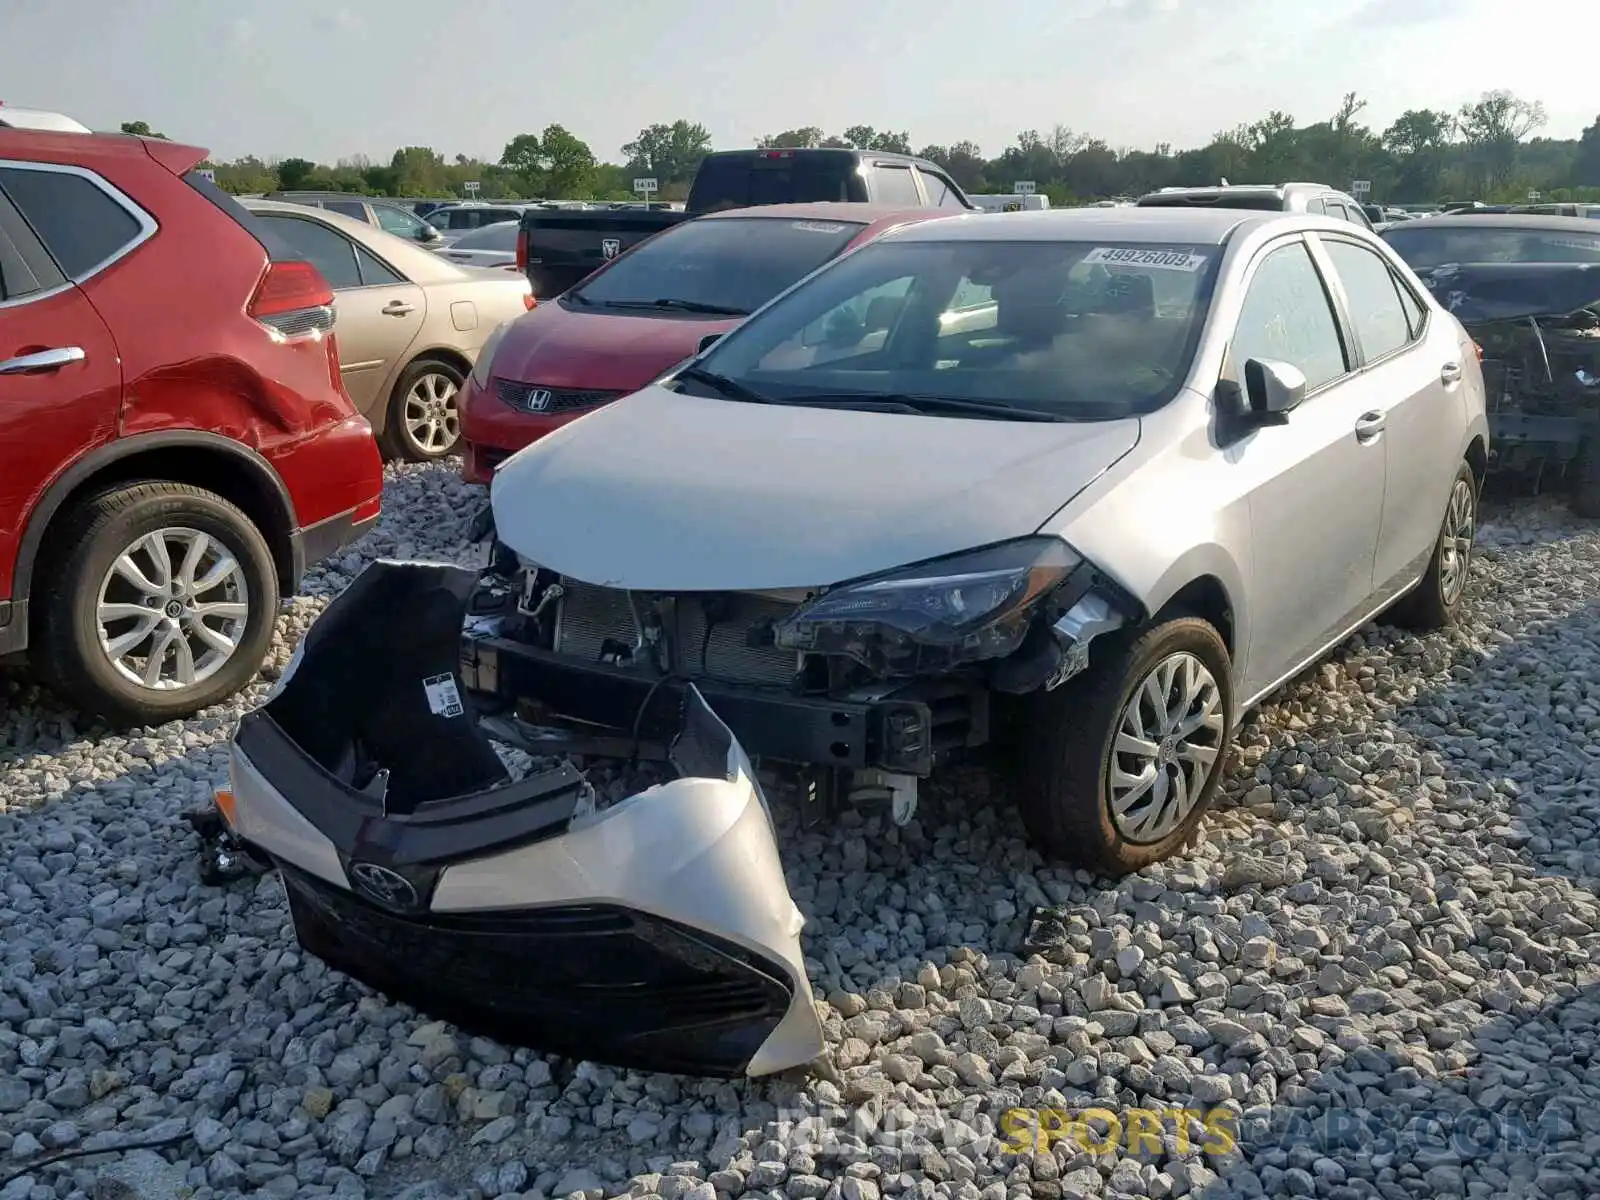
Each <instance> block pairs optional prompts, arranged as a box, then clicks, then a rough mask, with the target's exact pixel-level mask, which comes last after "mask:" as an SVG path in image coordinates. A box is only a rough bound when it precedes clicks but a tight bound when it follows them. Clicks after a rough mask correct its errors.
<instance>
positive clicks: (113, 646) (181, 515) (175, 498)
mask: <svg viewBox="0 0 1600 1200" xmlns="http://www.w3.org/2000/svg"><path fill="white" fill-rule="evenodd" d="M54 542H55V544H56V545H58V546H61V547H63V551H62V553H61V555H60V557H58V558H57V559H56V560H55V561H54V562H53V563H52V564H51V565H50V566H49V567H48V568H47V572H46V581H45V587H44V589H43V591H44V594H43V597H42V599H43V603H42V604H41V605H40V606H39V608H38V610H37V621H38V629H39V633H40V637H39V639H38V650H37V656H36V657H37V662H38V665H39V666H40V668H41V671H42V673H43V674H44V676H45V677H46V679H48V680H49V681H50V682H51V683H52V684H53V685H54V686H55V687H56V688H57V689H59V690H60V691H61V692H63V693H64V694H66V695H67V696H70V697H71V698H72V699H73V700H75V701H76V702H77V703H78V704H79V705H80V706H82V708H83V709H84V710H85V711H87V712H90V713H93V714H95V715H97V716H101V717H105V718H107V719H109V720H111V721H113V722H116V723H118V724H125V725H159V724H162V723H163V722H165V721H171V720H175V719H179V718H183V717H187V716H190V715H192V714H193V713H194V712H196V711H197V710H199V709H201V708H204V707H206V706H207V705H210V704H215V703H217V702H218V701H220V700H222V699H224V698H226V697H228V696H231V695H232V694H233V693H235V692H237V691H238V690H239V689H240V688H241V687H243V686H244V685H245V684H246V683H247V682H249V680H250V679H251V678H252V677H254V675H255V674H256V672H257V671H258V670H259V669H260V666H261V661H262V659H263V658H264V657H265V655H266V652H267V647H268V646H269V644H270V643H271V640H272V629H273V624H274V622H275V621H276V618H277V612H278V577H277V571H276V569H275V568H274V566H273V562H272V554H271V551H270V550H269V549H268V548H267V544H266V541H265V540H264V539H263V538H262V536H261V532H260V530H258V529H257V528H256V527H255V525H254V524H253V523H252V522H251V520H250V518H249V517H247V516H246V515H245V514H244V513H243V512H241V511H240V510H239V509H238V508H236V507H235V506H234V505H232V504H230V503H229V502H228V501H226V500H224V499H223V498H222V497H221V496H218V495H215V494H214V493H211V492H207V491H203V490H202V489H200V488H196V487H190V486H189V485H187V484H180V483H136V484H129V485H125V486H121V487H117V488H114V489H112V490H109V491H106V492H102V493H100V494H99V495H96V496H91V497H90V498H89V499H87V500H85V501H84V502H83V503H81V504H80V505H78V506H77V507H76V508H75V509H74V510H73V511H72V512H70V513H69V514H68V515H67V517H66V521H65V524H64V525H63V526H61V528H60V531H59V535H58V536H57V537H56V538H55V539H54Z"/></svg>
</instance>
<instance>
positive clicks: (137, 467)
mask: <svg viewBox="0 0 1600 1200" xmlns="http://www.w3.org/2000/svg"><path fill="white" fill-rule="evenodd" d="M136 480H160V481H163V482H167V483H187V484H189V485H191V486H193V487H198V488H204V489H205V490H206V491H208V492H215V493H216V494H217V495H219V496H221V497H222V498H223V499H224V500H227V501H230V502H231V503H233V504H235V505H237V506H238V507H239V509H240V510H241V511H243V513H244V514H245V516H247V517H249V518H250V520H251V521H252V522H254V523H255V526H256V528H257V529H259V530H260V531H261V536H262V537H263V538H265V539H266V542H267V547H268V548H269V549H270V550H271V551H272V563H273V566H275V567H276V568H277V571H278V586H279V587H280V588H281V589H282V593H283V594H284V595H288V594H289V592H290V591H291V590H292V589H293V588H294V583H295V580H294V548H293V542H292V539H291V537H290V533H291V528H290V521H291V520H292V519H293V518H292V516H291V515H290V514H289V513H287V512H285V511H284V509H283V503H282V501H281V499H280V498H279V496H278V494H277V492H276V489H274V487H273V485H272V483H271V482H270V481H268V480H267V479H264V478H262V476H261V474H260V472H259V470H252V469H251V468H250V467H249V466H248V465H247V464H246V463H245V462H244V461H243V460H241V459H240V458H239V457H238V456H237V455H234V454H229V453H227V452H225V451H220V450H212V449H208V448H206V447H204V446H195V445H177V446H154V447H151V448H150V449H148V450H138V451H135V452H134V453H132V454H129V455H126V456H125V457H122V458H118V459H115V460H114V461H112V462H109V463H107V464H106V465H105V466H103V467H101V468H100V469H99V470H97V471H95V472H94V473H93V474H91V475H89V476H88V477H86V478H85V479H83V480H81V481H80V482H79V483H78V484H76V485H75V486H74V487H73V489H72V490H71V491H70V492H68V493H67V494H66V495H65V496H64V497H62V500H61V503H60V504H59V505H58V506H57V507H56V509H55V511H54V512H52V513H50V514H49V515H48V517H47V518H46V520H47V521H48V524H47V525H46V526H45V530H44V536H43V538H41V539H40V542H39V549H38V553H37V554H36V555H35V558H34V564H33V568H32V577H34V578H36V577H37V576H38V575H39V573H40V572H41V570H42V569H44V568H45V566H46V565H47V564H48V563H49V561H50V559H51V556H52V555H53V554H54V553H55V552H56V551H57V550H58V549H59V547H57V546H56V545H55V538H56V534H57V531H58V530H59V529H60V528H61V518H62V517H64V516H65V515H66V514H67V513H69V512H70V511H72V509H73V508H75V507H76V506H77V505H78V503H79V502H80V501H82V500H83V499H84V498H85V497H88V496H91V495H93V494H95V493H96V492H103V491H105V490H106V489H107V488H110V487H115V486H116V485H118V484H123V483H133V482H135V481H136Z"/></svg>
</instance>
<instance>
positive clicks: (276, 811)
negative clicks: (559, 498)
mask: <svg viewBox="0 0 1600 1200" xmlns="http://www.w3.org/2000/svg"><path fill="white" fill-rule="evenodd" d="M475 583H476V575H475V573H473V572H471V571H466V570H463V569H461V568H459V567H454V566H448V565H435V564H426V563H396V562H379V563H375V564H373V565H372V566H370V567H368V568H367V570H366V571H364V572H363V573H362V575H361V576H359V577H358V578H357V579H356V581H355V582H354V583H353V584H352V585H351V586H350V587H349V588H348V589H347V590H346V591H345V592H344V593H343V594H342V595H341V596H339V597H338V598H337V599H336V600H335V601H334V602H333V604H331V605H330V606H329V607H328V609H327V611H326V612H325V613H324V614H323V616H322V618H321V619H320V620H319V621H318V622H317V623H316V624H315V625H314V626H313V627H312V629H311V630H310V632H309V633H308V634H307V636H306V638H305V639H304V641H303V643H302V645H303V650H302V652H301V654H300V655H299V656H298V660H297V662H296V663H295V666H294V669H293V670H292V671H287V672H285V677H284V678H283V679H281V680H280V686H279V687H278V688H277V689H276V691H275V694H274V696H273V698H272V699H271V700H270V701H268V702H267V703H266V704H265V705H264V706H263V707H262V708H261V709H258V710H257V711H256V712H254V713H251V714H249V716H247V717H246V718H245V719H244V720H243V721H242V722H241V725H240V730H239V733H238V735H237V736H236V738H235V742H234V747H233V757H232V762H231V764H230V776H231V789H230V790H231V793H232V797H233V801H232V806H231V807H232V832H233V833H234V834H235V835H237V837H238V838H239V839H240V841H241V843H242V844H243V845H245V846H247V847H248V848H249V849H250V850H251V852H253V853H259V854H261V855H263V856H265V857H267V858H269V859H270V860H271V861H272V862H273V863H274V865H276V866H277V867H278V868H279V869H280V871H281V873H282V875H283V878H284V882H285V885H286V889H287V891H288V895H289V901H290V910H291V914H292V916H293V919H294V924H295V933H296V936H297V937H298V939H299V940H300V942H301V944H302V945H303V946H304V947H305V949H306V950H307V951H309V952H310V953H312V954H315V955H317V956H318V957H320V958H322V959H323V960H324V961H325V962H327V963H328V964H329V965H330V966H333V967H335V968H336V969H338V970H341V971H343V972H345V973H346V974H348V975H351V976H353V977H355V978H357V979H360V980H362V981H363V982H365V983H367V984H368V985H369V986H371V987H374V988H376V989H378V990H380V991H383V992H385V993H387V994H388V995H390V996H391V997H393V998H395V999H399V1000H404V1001H406V1002H408V1003H411V1004H413V1005H415V1006H416V1007H417V1008H419V1009H421V1010H422V1011H424V1012H428V1013H431V1014H433V1015H435V1016H438V1017H441V1018H444V1019H447V1020H451V1021H454V1022H455V1023H457V1024H459V1025H461V1026H462V1027H463V1028H465V1029H469V1030H472V1031H474V1032H478V1033H482V1034H484V1035H485V1036H491V1037H496V1038H499V1039H501V1040H503V1041H507V1042H510V1043H512V1044H515V1045H526V1046H531V1047H534V1048H536V1049H539V1050H544V1051H550V1052H555V1053H561V1054H565V1055H568V1056H572V1057H577V1058H584V1059H589V1060H592V1061H598V1062H605V1063H611V1064H614V1065H617V1066H621V1067H631V1068H636V1069H641V1070H660V1071H671V1072H678V1073H687V1074H704V1075H714V1076H724V1077H729V1076H740V1075H762V1074H768V1073H771V1072H774V1071H782V1070H787V1069H790V1068H792V1067H796V1066H801V1065H804V1064H806V1063H809V1062H811V1061H812V1060H813V1059H815V1058H816V1057H817V1056H818V1055H819V1054H820V1053H821V1052H822V1034H821V1026H820V1024H819V1022H818V1020H817V1015H816V1010H815V1008H814V1006H813V1003H812V994H811V986H810V982H809V980H808V979H807V977H806V974H805V965H804V959H803V957H802V953H801V948H800V943H799V933H800V929H801V926H802V925H803V918H802V917H801V915H800V913H799V910H798V909H797V908H796V907H795V905H794V902H793V900H792V899H791V898H790V896H789V894H788V891H787V889H786V886H785V883H784V877H783V868H782V864H781V862H780V861H779V858H778V853H777V845H776V841H775V838H774V833H773V827H772V822H771V818H770V815H769V813H768V811H767V807H766V800H765V797H764V796H763V795H762V793H761V790H760V787H759V785H758V784H757V782H756V780H755V776H754V772H753V771H752V770H751V768H750V763H749V759H748V758H747V756H746V755H745V753H744V751H743V749H742V747H740V746H739V743H738V741H737V739H736V738H734V736H733V734H732V733H731V731H730V730H729V729H728V727H727V726H726V725H725V724H724V723H723V722H722V721H721V719H720V718H719V717H718V716H717V715H716V713H715V712H714V711H713V710H712V709H711V708H710V706H709V705H708V704H707V703H706V701H705V699H704V697H703V696H702V695H701V694H700V692H699V690H698V689H697V688H694V687H693V686H692V685H691V686H689V687H687V688H685V689H684V691H683V693H682V709H681V713H680V722H679V727H678V730H677V733H676V736H675V737H673V738H672V740H671V743H670V747H669V752H668V753H669V756H670V758H671V761H672V762H673V764H674V766H675V767H676V768H677V769H678V770H679V771H680V772H681V773H682V775H683V777H681V778H679V779H676V780H673V781H671V782H668V783H663V784H658V785H656V786H654V787H650V788H647V789H645V790H644V791H641V792H639V793H637V794H635V795H632V796H629V797H627V798H625V799H623V800H621V801H619V802H617V803H615V804H613V805H611V806H609V807H606V808H603V809H598V810H596V809H595V808H594V807H593V805H592V791H591V790H590V789H589V785H588V783H587V781H586V780H585V779H584V778H583V776H582V774H581V773H580V772H579V771H578V770H577V769H576V768H575V767H574V766H573V765H572V764H571V763H570V762H568V763H564V764H562V766H560V767H558V768H555V769H553V770H547V771H543V772H540V773H537V774H534V775H531V776H529V777H528V778H525V779H522V780H517V781H513V780H512V779H511V778H510V776H509V774H508V772H507V771H506V769H505V767H504V766H503V765H502V763H501V761H500V758H499V755H498V754H497V753H496V752H495V749H494V747H493V745H492V744H491V743H490V741H489V739H488V737H487V736H486V735H485V733H484V732H483V730H482V729H481V728H480V727H479V725H478V723H477V720H476V717H475V714H474V713H473V712H472V704H471V699H472V698H471V695H470V694H469V693H467V692H466V691H465V690H464V689H463V688H462V687H461V685H460V682H459V674H458V667H459V654H460V629H461V623H462V620H463V618H464V616H465V613H466V609H467V604H468V600H469V598H470V596H471V594H472V589H473V587H474V585H475ZM553 749H556V748H555V747H553Z"/></svg>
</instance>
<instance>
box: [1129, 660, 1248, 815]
mask: <svg viewBox="0 0 1600 1200" xmlns="http://www.w3.org/2000/svg"><path fill="white" fill-rule="evenodd" d="M1226 735H1227V729H1226V717H1225V714H1224V713H1223V708H1222V692H1221V690H1220V689H1219V688H1218V687H1217V681H1216V679H1215V678H1214V677H1213V676H1212V674H1211V671H1210V670H1209V669H1208V668H1207V667H1206V665H1205V663H1203V662H1201V661H1200V659H1199V658H1198V657H1196V656H1195V655H1193V654H1190V653H1189V652H1188V651H1180V652H1179V653H1177V654H1170V655H1168V656H1167V657H1166V658H1163V659H1162V660H1161V661H1160V662H1158V663H1156V665H1155V666H1154V667H1152V668H1151V670H1150V672H1149V674H1147V675H1146V676H1145V677H1144V678H1143V679H1142V680H1141V681H1140V682H1139V686H1138V687H1136V688H1135V689H1134V692H1133V698H1132V699H1130V700H1129V701H1128V704H1127V706H1126V707H1125V708H1124V709H1123V710H1122V720H1121V721H1120V722H1119V723H1118V725H1117V734H1116V741H1115V743H1114V744H1113V746H1112V750H1111V761H1110V762H1109V763H1108V764H1107V772H1106V774H1107V783H1108V785H1109V790H1110V793H1111V796H1110V799H1111V820H1112V822H1113V824H1115V825H1116V827H1117V832H1118V833H1120V834H1121V835H1122V836H1123V837H1125V838H1127V839H1128V840H1129V841H1132V842H1159V841H1161V840H1162V839H1163V838H1165V837H1167V836H1168V835H1169V834H1171V833H1172V831H1173V830H1175V829H1177V828H1178V827H1179V826H1180V825H1182V824H1183V823H1184V821H1186V820H1187V819H1188V817H1189V814H1190V813H1192V812H1193V811H1194V806H1195V805H1196V804H1197V803H1198V802H1199V800H1200V796H1201V794H1202V793H1203V792H1204V791H1205V786H1206V783H1207V781H1208V780H1209V779H1210V778H1211V773H1212V771H1213V770H1215V769H1216V767H1217V765H1218V764H1217V759H1218V757H1219V756H1220V755H1221V753H1222V748H1223V744H1224V740H1225V738H1226Z"/></svg>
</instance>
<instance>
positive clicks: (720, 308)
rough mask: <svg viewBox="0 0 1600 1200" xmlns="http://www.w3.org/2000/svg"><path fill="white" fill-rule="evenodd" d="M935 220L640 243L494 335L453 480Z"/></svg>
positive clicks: (464, 396) (705, 221)
mask: <svg viewBox="0 0 1600 1200" xmlns="http://www.w3.org/2000/svg"><path fill="white" fill-rule="evenodd" d="M938 217H946V218H949V217H950V213H949V210H942V211H941V210H939V209H901V208H893V207H890V206H887V205H882V204H843V203H831V204H775V205H770V206H765V207H761V208H746V209H734V210H730V211H727V212H719V213H711V214H708V215H706V216H703V217H699V218H697V219H695V220H692V221H686V222H684V223H683V224H681V225H674V226H672V227H671V228H669V229H666V230H664V231H662V232H661V233H659V234H657V235H656V236H655V237H652V238H650V239H649V240H648V241H645V242H640V243H639V244H638V245H637V246H635V247H634V248H633V249H632V250H629V251H628V252H627V253H626V254H623V255H622V256H621V257H619V258H616V259H613V260H612V261H611V262H610V263H607V264H606V265H605V266H604V267H601V268H600V269H599V270H598V271H596V272H595V273H594V274H592V275H590V276H589V277H588V278H587V279H585V280H583V282H581V283H579V284H578V285H577V286H575V287H573V288H571V289H569V290H568V291H566V292H564V293H563V294H562V295H561V296H559V297H557V298H556V299H555V300H554V301H551V302H549V303H546V304H541V305H540V306H539V307H538V308H536V309H534V310H533V311H532V312H530V313H529V314H528V315H527V316H525V317H519V318H517V319H516V320H514V321H510V322H508V323H507V324H505V325H503V326H501V328H500V329H499V330H498V331H497V332H495V333H493V334H491V335H490V337H489V340H488V341H487V342H486V343H485V344H484V347H483V350H482V352H481V353H480V354H479V356H478V365H477V368H476V369H475V370H474V371H473V372H472V376H471V378H470V379H469V380H468V381H467V384H466V386H465V387H464V388H463V389H462V392H461V399H460V411H461V441H462V448H463V459H462V473H463V475H465V477H466V478H467V480H468V481H469V482H472V483H488V482H489V478H490V476H491V475H493V473H494V470H495V468H496V467H497V466H498V465H499V464H500V463H501V462H503V461H504V460H505V459H506V458H508V457H509V456H510V455H512V454H514V453H516V452H517V451H518V450H521V449H522V448H523V447H524V446H527V445H528V444H530V443H531V442H534V441H537V440H538V439H539V438H541V437H543V436H544V435H545V434H547V433H549V432H550V431H551V430H553V429H557V428H559V427H560V426H562V425H564V424H566V423H567V422H568V421H571V420H574V419H576V418H578V417H580V416H582V415H583V414H584V413H586V412H590V411H593V410H594V409H596V408H598V407H600V406H601V405H603V404H606V403H609V402H610V401H612V400H617V399H620V398H621V397H623V396H626V395H628V394H629V393H630V392H635V391H638V390H639V389H640V388H642V387H644V386H645V385H646V384H648V383H649V382H650V381H651V380H653V379H655V378H656V377H657V376H659V375H661V374H663V373H664V372H666V371H668V370H670V369H671V368H672V367H674V366H676V365H677V364H678V363H680V362H682V361H683V360H684V359H686V358H688V357H690V356H691V355H693V354H694V353H695V352H696V351H697V350H698V349H699V347H700V345H701V343H702V342H703V341H704V340H705V339H706V338H707V337H708V336H712V335H719V334H723V333H726V332H727V331H728V330H730V329H732V328H733V327H734V326H735V325H737V324H738V323H739V322H740V321H742V320H743V319H744V318H745V317H746V316H748V315H749V314H750V313H752V312H754V311H755V310H756V309H757V308H759V307H760V306H761V305H763V304H765V303H766V302H767V301H768V300H770V299H772V298H773V297H774V296H776V295H777V294H778V293H779V292H782V291H784V290H786V289H787V288H788V287H789V286H790V285H791V284H794V283H796V282H798V281H799V280H800V279H802V278H803V277H805V276H806V275H809V274H810V273H811V272H812V271H814V270H815V269H816V268H818V267H820V266H822V265H823V264H824V263H826V262H828V261H829V260H831V259H834V258H837V257H838V256H839V255H841V254H843V253H845V252H846V251H848V250H852V249H854V248H855V247H856V246H859V245H862V244H863V243H865V242H869V241H871V240H872V239H873V238H876V237H878V236H880V235H881V234H883V233H886V232H887V231H889V230H891V229H894V228H897V227H899V226H902V225H907V224H910V223H911V222H914V221H926V220H930V219H934V218H938ZM951 219H959V218H951Z"/></svg>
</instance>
